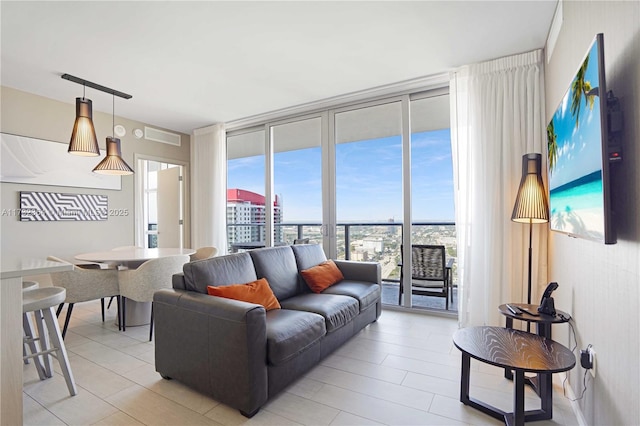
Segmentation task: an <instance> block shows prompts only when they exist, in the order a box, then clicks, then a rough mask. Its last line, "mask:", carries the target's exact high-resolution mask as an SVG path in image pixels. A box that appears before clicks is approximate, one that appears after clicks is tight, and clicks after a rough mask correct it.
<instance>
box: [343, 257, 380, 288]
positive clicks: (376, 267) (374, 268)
mask: <svg viewBox="0 0 640 426" xmlns="http://www.w3.org/2000/svg"><path fill="white" fill-rule="evenodd" d="M334 262H335V264H336V265H337V266H338V269H340V272H342V275H344V279H346V280H352V281H365V282H370V283H377V284H379V285H381V284H382V268H381V267H380V264H379V263H378V262H356V261H354V260H334Z"/></svg>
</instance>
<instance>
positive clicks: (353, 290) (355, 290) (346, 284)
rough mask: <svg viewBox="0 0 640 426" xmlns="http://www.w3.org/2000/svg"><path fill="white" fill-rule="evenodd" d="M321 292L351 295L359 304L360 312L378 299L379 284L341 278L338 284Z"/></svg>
mask: <svg viewBox="0 0 640 426" xmlns="http://www.w3.org/2000/svg"><path fill="white" fill-rule="evenodd" d="M322 294H341V295H343V296H350V297H353V298H354V299H356V300H357V301H358V303H359V304H360V312H362V311H364V310H365V309H367V308H368V307H369V306H371V305H372V304H374V303H376V302H377V301H378V300H379V299H380V286H379V285H378V284H372V283H363V282H358V281H349V280H343V281H341V282H339V283H338V284H335V285H332V286H331V287H329V288H328V289H326V290H325V291H323V292H322Z"/></svg>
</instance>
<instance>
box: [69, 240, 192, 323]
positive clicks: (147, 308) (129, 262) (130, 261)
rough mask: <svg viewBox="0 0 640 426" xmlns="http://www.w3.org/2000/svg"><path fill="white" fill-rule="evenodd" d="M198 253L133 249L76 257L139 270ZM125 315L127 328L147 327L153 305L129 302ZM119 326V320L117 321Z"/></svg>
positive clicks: (167, 249) (180, 250) (170, 249)
mask: <svg viewBox="0 0 640 426" xmlns="http://www.w3.org/2000/svg"><path fill="white" fill-rule="evenodd" d="M195 252H196V251H195V250H194V249H191V248H171V247H160V248H140V247H131V248H125V249H118V250H105V251H96V252H93V253H82V254H78V255H76V256H75V258H76V259H77V260H82V261H85V262H98V263H115V264H118V265H120V266H124V267H127V268H130V269H132V268H137V267H138V266H139V265H140V264H142V263H144V262H146V261H147V260H151V259H158V258H161V257H168V256H179V255H187V256H190V255H192V254H193V253H195ZM125 315H126V316H127V322H126V324H127V327H135V326H140V325H147V324H149V322H150V319H151V303H150V302H136V301H135V300H127V303H126V308H125ZM116 324H117V320H116Z"/></svg>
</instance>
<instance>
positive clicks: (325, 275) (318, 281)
mask: <svg viewBox="0 0 640 426" xmlns="http://www.w3.org/2000/svg"><path fill="white" fill-rule="evenodd" d="M300 274H301V275H302V278H304V280H305V282H306V283H307V285H308V286H309V288H310V289H311V291H313V292H314V293H320V292H322V291H323V290H325V289H327V288H329V287H331V286H332V285H334V284H336V283H339V282H340V281H342V280H343V279H344V275H342V272H340V269H338V266H336V264H335V262H334V261H333V260H327V261H326V262H322V263H321V264H319V265H316V266H314V267H312V268H309V269H305V270H303V271H300Z"/></svg>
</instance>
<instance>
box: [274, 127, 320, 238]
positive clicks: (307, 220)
mask: <svg viewBox="0 0 640 426" xmlns="http://www.w3.org/2000/svg"><path fill="white" fill-rule="evenodd" d="M321 126H322V118H321V117H313V118H305V119H300V120H298V119H296V120H294V121H291V122H286V123H282V124H276V125H273V126H271V139H272V141H273V187H274V194H275V199H274V200H273V203H274V214H273V227H274V228H273V231H274V242H275V244H281V243H284V244H293V243H294V242H295V241H297V240H302V239H306V238H308V239H309V242H312V243H317V244H321V243H322V234H321V225H322V150H321V138H322V129H321Z"/></svg>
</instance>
